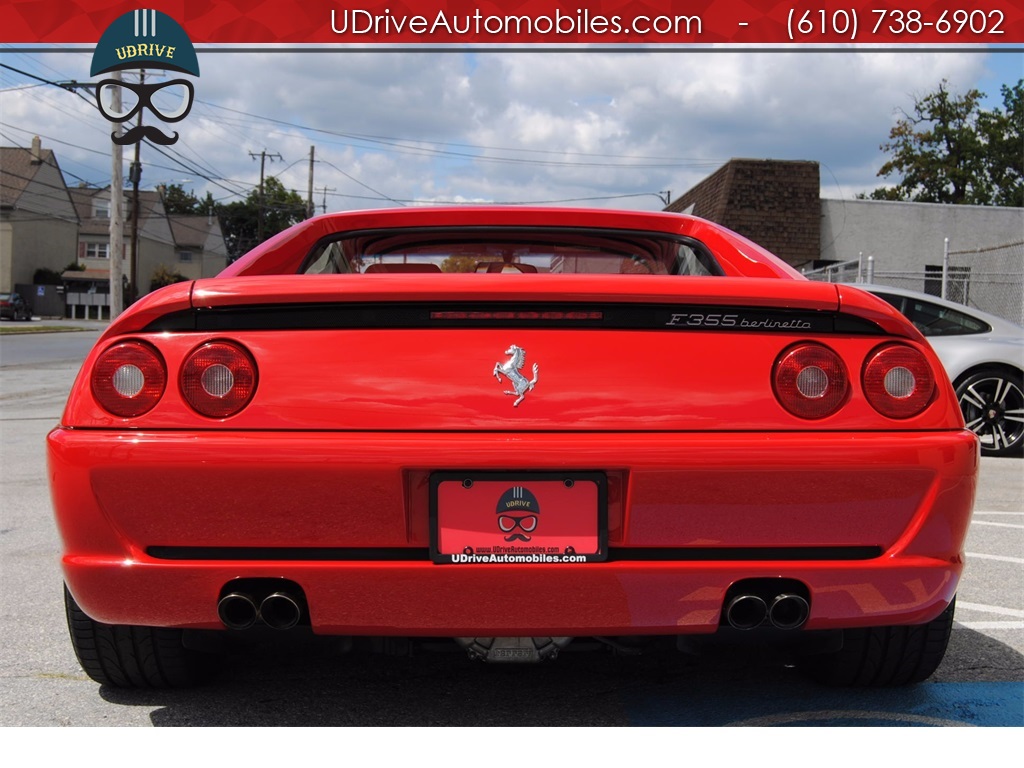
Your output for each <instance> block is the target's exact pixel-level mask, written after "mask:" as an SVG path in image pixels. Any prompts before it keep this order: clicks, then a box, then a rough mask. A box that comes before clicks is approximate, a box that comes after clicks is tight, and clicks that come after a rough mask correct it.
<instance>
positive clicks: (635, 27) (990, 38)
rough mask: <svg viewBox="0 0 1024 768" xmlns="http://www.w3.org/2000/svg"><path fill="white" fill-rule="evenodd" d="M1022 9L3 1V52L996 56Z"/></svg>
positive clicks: (1021, 22)
mask: <svg viewBox="0 0 1024 768" xmlns="http://www.w3.org/2000/svg"><path fill="white" fill-rule="evenodd" d="M1022 7H1024V6H1022V4H1021V3H1020V2H1018V1H1017V0H980V2H979V0H970V1H969V2H968V0H953V1H952V2H951V1H950V0H941V1H938V2H931V1H930V0H919V2H906V1H904V0H872V1H871V2H867V1H866V0H812V1H811V2H807V0H788V1H787V2H776V1H775V0H660V1H659V0H649V1H647V2H645V1H644V0H598V1H597V2H594V1H593V0H591V1H590V2H583V1H582V0H578V1H577V2H569V3H565V2H560V0H520V1H519V2H517V0H504V2H487V0H343V1H342V2H336V1H335V2H331V0H301V2H298V1H297V0H267V1H266V2H261V3H251V2H245V1H244V0H219V1H218V0H177V2H166V1H163V0H160V1H158V2H151V3H147V2H145V0H143V1H142V2H134V3H133V2H119V1H117V0H107V1H106V2H104V1H103V0H94V1H93V2H84V1H80V2H73V1H72V0H63V1H62V0H51V2H17V1H13V2H11V1H8V2H4V4H3V6H2V9H0V18H2V19H3V24H2V25H0V42H5V43H21V44H26V43H57V44H60V43H67V44H70V43H95V42H97V41H98V40H99V38H100V35H101V34H102V33H103V32H104V30H105V29H106V28H107V27H108V26H109V25H110V24H111V23H112V22H114V20H115V19H117V18H119V17H120V16H122V15H124V14H126V13H129V12H131V11H134V10H138V9H140V8H151V9H154V10H158V11H162V12H163V13H166V14H167V15H168V16H171V17H172V18H173V19H175V20H176V21H177V22H178V23H179V24H181V26H182V27H183V28H184V29H185V31H186V32H187V34H188V36H189V38H190V39H191V41H192V42H193V43H196V44H200V43H249V44H264V43H291V44H300V43H328V44H337V45H352V46H355V45H359V46H366V45H372V46H381V45H402V46H421V45H444V46H461V45H509V44H514V45H546V46H563V45H578V44H589V45H605V46H616V47H627V46H634V45H636V46H640V45H650V46H677V47H685V46H693V45H698V44H733V45H739V46H743V45H760V44H800V45H821V44H828V45H837V44H856V45H889V44H900V45H929V46H936V45H939V46H950V45H953V46H956V45H999V44H1003V45H1005V44H1016V43H1022V42H1024V10H1022Z"/></svg>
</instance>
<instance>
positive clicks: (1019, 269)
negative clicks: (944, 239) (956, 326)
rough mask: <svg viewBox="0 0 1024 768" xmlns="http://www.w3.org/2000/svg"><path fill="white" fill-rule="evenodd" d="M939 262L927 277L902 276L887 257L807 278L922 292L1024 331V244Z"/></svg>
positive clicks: (946, 256)
mask: <svg viewBox="0 0 1024 768" xmlns="http://www.w3.org/2000/svg"><path fill="white" fill-rule="evenodd" d="M936 261H937V262H938V261H941V264H936V265H934V266H927V267H925V268H924V270H923V271H900V270H889V269H886V268H885V267H886V264H885V260H884V257H877V258H876V257H875V256H862V257H861V258H860V259H855V260H853V261H844V262H839V263H836V264H829V265H828V266H825V267H821V268H820V269H814V270H811V271H809V272H804V277H806V278H808V279H809V280H820V281H823V282H830V283H873V284H875V285H890V286H893V287H894V288H906V289H908V290H912V291H921V292H922V293H928V294H931V295H933V296H939V297H945V298H946V299H948V300H950V301H955V302H958V303H960V304H964V305H966V306H968V307H974V308H975V309H980V310H982V311H983V312H989V313H991V314H993V315H998V316H999V317H1003V318H1006V319H1007V320H1009V321H1011V322H1013V323H1017V324H1018V325H1024V240H1021V241H1019V242H1013V243H1004V244H1001V245H995V246H990V247H987V248H976V249H969V250H955V251H952V250H950V251H947V252H945V253H943V254H937V258H936Z"/></svg>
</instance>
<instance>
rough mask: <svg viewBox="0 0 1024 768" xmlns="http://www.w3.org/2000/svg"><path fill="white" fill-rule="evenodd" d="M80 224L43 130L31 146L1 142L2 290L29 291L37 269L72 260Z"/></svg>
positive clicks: (58, 268)
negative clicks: (43, 138)
mask: <svg viewBox="0 0 1024 768" xmlns="http://www.w3.org/2000/svg"><path fill="white" fill-rule="evenodd" d="M78 226H79V219H78V212H77V210H76V209H75V206H74V204H73V202H72V200H71V196H70V194H69V191H68V188H67V186H66V185H65V183H64V175H63V174H62V173H61V170H60V166H58V165H57V157H56V155H55V154H54V153H53V150H50V149H43V147H42V143H41V141H40V140H39V137H38V136H37V137H35V138H34V139H33V140H32V145H31V147H0V293H7V292H10V291H14V290H17V291H19V292H22V293H25V292H26V291H25V289H24V288H19V286H29V287H31V286H32V283H33V282H34V280H33V278H34V276H35V272H36V270H38V269H48V270H52V271H53V272H57V273H59V272H61V271H62V270H63V269H64V267H66V266H67V265H68V264H70V263H73V262H74V261H75V259H76V249H77V244H78ZM29 303H30V304H32V301H31V299H29Z"/></svg>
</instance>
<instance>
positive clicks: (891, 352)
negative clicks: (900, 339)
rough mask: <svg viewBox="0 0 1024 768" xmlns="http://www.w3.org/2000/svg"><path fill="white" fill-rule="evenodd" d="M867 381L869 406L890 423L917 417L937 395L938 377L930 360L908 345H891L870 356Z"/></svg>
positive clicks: (877, 350)
mask: <svg viewBox="0 0 1024 768" xmlns="http://www.w3.org/2000/svg"><path fill="white" fill-rule="evenodd" d="M863 381H864V395H865V397H867V399H868V402H869V403H871V405H872V406H873V407H874V409H875V410H876V411H878V412H879V413H880V414H882V415H883V416H888V417H889V418H890V419H909V418H910V417H911V416H916V415H917V414H919V413H920V412H921V411H923V410H924V409H925V408H926V407H927V405H928V403H930V402H931V401H932V395H934V393H935V374H934V373H933V372H932V367H931V365H929V364H928V359H927V358H926V357H925V356H924V354H922V353H921V352H920V351H918V350H917V349H914V348H913V347H908V346H906V345H904V344H888V345H886V346H884V347H879V348H878V349H876V350H875V351H873V352H872V353H871V354H870V355H868V358H867V361H866V362H865V363H864V376H863Z"/></svg>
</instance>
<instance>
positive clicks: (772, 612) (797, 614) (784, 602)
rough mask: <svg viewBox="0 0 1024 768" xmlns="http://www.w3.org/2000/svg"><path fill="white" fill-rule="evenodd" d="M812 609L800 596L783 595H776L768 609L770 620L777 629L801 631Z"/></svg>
mask: <svg viewBox="0 0 1024 768" xmlns="http://www.w3.org/2000/svg"><path fill="white" fill-rule="evenodd" d="M810 613H811V607H810V605H808V603H807V600H806V599H804V598H803V597H801V596H800V595H794V594H791V593H783V594H781V595H776V596H775V599H774V600H772V606H771V608H769V609H768V620H769V621H771V623H772V626H773V627H776V628H777V629H799V628H800V627H802V626H803V625H804V622H805V621H807V617H808V616H809V615H810Z"/></svg>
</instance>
